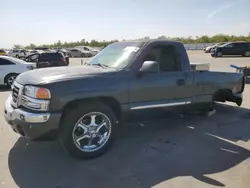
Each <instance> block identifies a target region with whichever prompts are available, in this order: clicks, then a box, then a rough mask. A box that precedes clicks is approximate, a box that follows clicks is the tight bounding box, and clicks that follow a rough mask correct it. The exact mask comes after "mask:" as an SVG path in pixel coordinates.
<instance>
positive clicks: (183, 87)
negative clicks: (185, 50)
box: [130, 45, 193, 111]
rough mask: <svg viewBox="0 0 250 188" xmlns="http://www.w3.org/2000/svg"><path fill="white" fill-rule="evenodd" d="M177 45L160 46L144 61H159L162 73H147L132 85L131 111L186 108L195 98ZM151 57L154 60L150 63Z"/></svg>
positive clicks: (131, 83)
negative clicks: (179, 56)
mask: <svg viewBox="0 0 250 188" xmlns="http://www.w3.org/2000/svg"><path fill="white" fill-rule="evenodd" d="M177 54H178V53H177V49H176V47H175V46H174V45H173V46H171V45H159V46H154V47H152V48H151V49H149V52H148V54H147V55H146V56H145V57H146V58H145V59H143V62H144V61H157V62H158V63H159V66H160V71H159V72H158V73H152V74H151V73H145V74H144V73H143V74H142V75H141V76H140V77H136V76H135V77H134V78H133V79H132V80H131V82H130V109H131V110H132V111H134V110H137V109H146V110H148V109H149V110H154V109H157V108H158V107H159V108H168V107H176V106H178V107H179V106H185V104H187V103H190V102H191V98H192V96H193V90H192V87H193V82H192V76H190V75H187V73H185V72H183V71H182V62H181V59H179V58H178V55H177ZM148 57H150V59H147V58H148Z"/></svg>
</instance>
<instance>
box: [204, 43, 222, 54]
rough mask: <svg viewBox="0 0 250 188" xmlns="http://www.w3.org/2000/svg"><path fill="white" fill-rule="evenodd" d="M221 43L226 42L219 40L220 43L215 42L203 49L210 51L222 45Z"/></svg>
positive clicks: (206, 51)
mask: <svg viewBox="0 0 250 188" xmlns="http://www.w3.org/2000/svg"><path fill="white" fill-rule="evenodd" d="M223 44H226V42H220V43H217V44H215V45H213V46H208V47H206V48H205V49H204V51H205V53H211V51H212V50H213V49H215V48H216V47H218V46H221V45H223Z"/></svg>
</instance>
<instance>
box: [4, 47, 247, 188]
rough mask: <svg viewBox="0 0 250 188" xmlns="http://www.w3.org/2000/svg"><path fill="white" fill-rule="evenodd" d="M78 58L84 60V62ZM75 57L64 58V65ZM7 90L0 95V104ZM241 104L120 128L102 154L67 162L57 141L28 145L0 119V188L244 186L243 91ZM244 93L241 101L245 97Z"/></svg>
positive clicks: (194, 57)
mask: <svg viewBox="0 0 250 188" xmlns="http://www.w3.org/2000/svg"><path fill="white" fill-rule="evenodd" d="M189 55H190V60H191V61H192V62H211V69H212V70H218V71H223V70H225V71H234V70H233V69H232V68H230V67H229V65H230V64H236V65H250V58H232V57H230V58H220V59H219V58H218V59H213V58H211V57H210V56H209V55H208V54H204V53H202V52H195V51H190V52H189ZM84 61H86V60H84ZM77 64H80V59H73V60H71V65H77ZM8 94H9V91H4V90H2V91H0V105H1V106H2V107H3V105H4V101H5V99H6V98H7V96H8ZM244 96H245V98H244V103H243V105H242V107H240V108H239V107H236V106H235V105H231V104H225V105H218V106H217V113H216V114H215V115H214V116H211V117H201V116H189V117H184V118H183V119H165V120H159V121H155V122H148V123H144V124H130V125H127V126H124V127H122V128H121V131H120V133H119V139H117V140H116V143H115V144H114V145H113V147H112V148H111V150H109V152H108V153H107V154H106V155H103V156H102V157H100V158H97V159H93V160H88V161H76V160H74V159H72V158H70V157H69V156H68V155H67V154H66V153H65V152H64V151H63V150H62V148H61V147H59V145H58V144H57V142H30V141H27V140H25V139H23V138H21V137H19V136H18V135H17V134H15V133H14V132H13V131H12V130H11V129H10V127H9V126H8V124H7V123H5V121H4V118H3V111H2V112H1V115H0V122H1V123H0V145H1V146H0V187H1V188H5V187H6V188H13V187H22V188H45V187H46V188H84V187H86V188H134V187H143V188H144V187H146V188H147V187H157V188H160V187H171V188H175V187H178V188H201V187H205V188H207V187H208V188H209V187H232V188H236V187H237V188H249V187H250V179H249V177H250V159H249V156H250V123H249V120H250V110H249V106H250V97H249V96H250V87H249V85H247V86H246V89H245V92H244ZM247 96H248V98H247Z"/></svg>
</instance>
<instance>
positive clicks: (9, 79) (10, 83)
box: [7, 75, 16, 86]
mask: <svg viewBox="0 0 250 188" xmlns="http://www.w3.org/2000/svg"><path fill="white" fill-rule="evenodd" d="M15 79H16V76H15V75H13V76H10V77H8V80H7V84H8V85H9V86H11V85H12V84H13V82H14V80H15Z"/></svg>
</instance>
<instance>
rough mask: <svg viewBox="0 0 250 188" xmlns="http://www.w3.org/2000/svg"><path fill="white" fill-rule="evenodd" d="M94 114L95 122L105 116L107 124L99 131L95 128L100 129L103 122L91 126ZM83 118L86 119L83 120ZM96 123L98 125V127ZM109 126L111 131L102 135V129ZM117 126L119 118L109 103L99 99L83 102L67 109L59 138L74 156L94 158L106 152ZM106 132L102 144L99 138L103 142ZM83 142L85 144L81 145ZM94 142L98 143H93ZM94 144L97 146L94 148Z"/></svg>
mask: <svg viewBox="0 0 250 188" xmlns="http://www.w3.org/2000/svg"><path fill="white" fill-rule="evenodd" d="M94 115H96V117H95V118H94V119H95V123H96V120H98V118H99V117H101V116H102V118H104V119H103V120H105V121H104V122H106V125H104V126H101V128H100V130H99V132H98V133H97V130H94V129H98V126H100V125H102V124H103V123H100V124H98V123H96V124H93V125H94V126H91V121H90V120H91V119H92V117H93V116H94ZM99 115H100V116H99ZM82 118H85V119H83V120H81V119H82ZM83 121H84V122H85V123H84V124H79V123H80V122H83ZM92 122H93V121H92ZM79 125H80V126H79ZM96 125H98V126H97V127H96ZM107 127H108V128H109V132H108V133H107V134H106V132H105V133H103V135H102V137H101V136H100V135H101V134H102V133H100V132H101V130H102V129H103V130H106V129H107ZM117 127H118V126H117V118H116V116H115V114H114V112H113V111H112V110H111V109H110V108H109V107H108V106H107V105H105V104H103V103H101V102H98V101H92V102H83V103H80V104H79V105H78V106H77V107H76V108H73V109H70V110H67V111H66V115H65V117H64V118H63V120H62V121H61V125H60V130H59V140H60V142H61V144H62V146H63V147H64V148H65V149H66V151H67V152H68V153H69V154H70V155H71V156H73V157H74V158H77V159H89V158H94V157H98V156H100V155H102V154H104V153H105V152H106V151H107V150H108V148H109V147H110V146H111V145H112V143H113V140H114V138H115V135H116V129H117ZM107 130H108V129H107ZM105 134H106V136H107V137H106V140H103V141H102V143H101V144H100V143H98V141H97V140H99V142H101V140H102V139H105V138H104V135H105ZM83 137H85V138H83ZM98 137H99V138H98ZM100 137H101V138H100ZM90 140H92V142H91V143H92V144H90ZM81 142H82V143H83V145H81V144H82V143H81ZM93 143H95V144H96V145H93ZM98 145H99V146H98ZM93 146H96V148H93ZM88 147H89V148H88Z"/></svg>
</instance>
